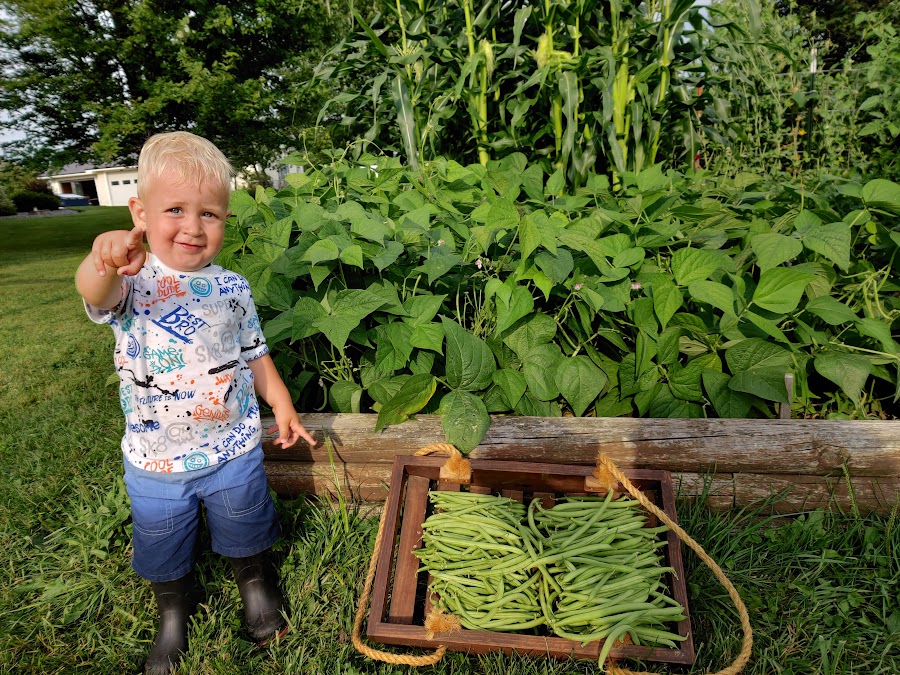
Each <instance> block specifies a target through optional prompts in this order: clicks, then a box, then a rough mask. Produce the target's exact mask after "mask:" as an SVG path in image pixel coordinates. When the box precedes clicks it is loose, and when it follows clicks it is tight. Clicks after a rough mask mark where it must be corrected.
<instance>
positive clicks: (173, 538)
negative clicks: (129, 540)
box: [125, 446, 281, 581]
mask: <svg viewBox="0 0 900 675" xmlns="http://www.w3.org/2000/svg"><path fill="white" fill-rule="evenodd" d="M262 460H263V451H262V446H257V447H256V448H255V449H254V450H251V451H250V452H248V453H246V454H243V455H241V456H239V457H235V458H234V459H232V460H229V461H227V462H225V463H224V464H218V465H216V466H210V467H207V468H205V469H200V470H199V471H185V472H181V473H169V474H163V473H154V472H152V471H144V470H143V469H139V468H137V467H136V466H133V465H132V464H130V463H129V462H128V461H127V460H125V487H126V488H127V489H128V496H129V498H130V499H131V520H132V523H133V528H132V530H133V540H134V556H133V557H132V560H131V566H132V567H133V568H134V571H135V572H137V573H138V574H139V575H140V576H142V577H143V578H144V579H147V580H148V581H172V580H174V579H180V578H181V577H183V576H184V575H185V574H187V573H188V572H190V571H191V569H192V568H193V566H194V560H195V557H196V548H197V534H198V527H199V524H200V503H201V502H202V503H203V504H204V505H205V506H206V522H207V524H208V525H209V531H210V536H211V539H212V550H213V551H215V552H216V553H220V554H222V555H225V556H228V557H229V558H245V557H247V556H251V555H256V554H257V553H261V552H262V551H265V550H266V549H268V548H270V547H271V546H272V544H274V543H275V541H276V540H277V539H278V535H279V534H280V532H281V530H280V527H279V524H278V518H277V516H276V515H275V505H274V504H273V503H272V497H271V496H270V495H269V484H268V482H267V480H266V472H265V470H264V469H263V463H262Z"/></svg>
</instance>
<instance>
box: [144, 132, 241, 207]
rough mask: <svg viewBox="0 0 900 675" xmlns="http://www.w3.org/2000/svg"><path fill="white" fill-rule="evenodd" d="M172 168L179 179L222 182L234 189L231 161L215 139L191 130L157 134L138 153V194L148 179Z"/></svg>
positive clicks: (223, 185)
mask: <svg viewBox="0 0 900 675" xmlns="http://www.w3.org/2000/svg"><path fill="white" fill-rule="evenodd" d="M166 171H170V172H172V173H173V174H175V176H176V177H177V179H178V181H179V182H184V183H187V182H192V181H197V182H198V183H202V182H211V183H219V184H221V186H222V187H223V188H224V189H225V191H226V192H227V193H229V194H230V193H231V176H232V174H233V170H232V168H231V163H230V162H229V161H228V159H227V158H226V157H225V155H223V154H222V151H221V150H219V149H218V148H217V147H216V146H215V145H214V144H213V143H212V142H210V141H208V140H206V139H205V138H202V137H200V136H197V135H195V134H192V133H189V132H187V131H172V132H169V133H164V134H156V135H154V136H151V137H150V138H149V139H147V142H146V143H144V147H143V148H141V154H140V157H138V180H137V184H138V197H142V196H143V193H144V188H145V186H146V185H148V181H150V180H153V179H154V178H159V177H160V176H161V175H162V174H163V173H165V172H166Z"/></svg>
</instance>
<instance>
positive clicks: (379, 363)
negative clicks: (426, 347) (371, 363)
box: [375, 321, 413, 372]
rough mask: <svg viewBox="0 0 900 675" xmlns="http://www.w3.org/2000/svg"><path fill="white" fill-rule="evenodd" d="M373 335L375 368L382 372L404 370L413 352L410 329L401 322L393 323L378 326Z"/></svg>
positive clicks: (411, 331) (411, 330)
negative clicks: (374, 340) (374, 337)
mask: <svg viewBox="0 0 900 675" xmlns="http://www.w3.org/2000/svg"><path fill="white" fill-rule="evenodd" d="M375 334H376V336H377V338H376V347H375V367H376V368H378V369H379V370H381V371H382V372H393V371H395V370H400V369H402V368H405V367H406V364H407V363H409V357H410V356H411V355H412V350H413V345H412V342H411V338H412V334H413V329H412V327H411V326H409V325H407V324H405V323H403V322H402V321H394V322H393V323H388V324H384V325H382V326H378V328H376V329H375Z"/></svg>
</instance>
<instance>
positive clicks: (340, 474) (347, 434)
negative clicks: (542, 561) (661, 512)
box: [264, 413, 900, 512]
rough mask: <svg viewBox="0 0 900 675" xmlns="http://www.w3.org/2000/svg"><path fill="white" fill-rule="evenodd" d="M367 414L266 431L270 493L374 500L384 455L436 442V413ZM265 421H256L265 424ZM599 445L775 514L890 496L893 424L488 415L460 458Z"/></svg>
mask: <svg viewBox="0 0 900 675" xmlns="http://www.w3.org/2000/svg"><path fill="white" fill-rule="evenodd" d="M375 419H376V416H375V415H366V414H324V413H322V414H308V415H304V416H303V421H304V424H305V425H306V427H307V428H308V429H309V430H310V431H311V432H312V433H313V435H314V436H315V437H316V439H317V440H318V441H319V444H318V446H317V447H316V448H314V449H310V448H308V447H306V446H305V445H304V444H302V442H301V443H298V445H297V446H295V447H294V448H290V449H288V450H282V449H281V448H279V447H277V446H275V445H273V444H272V443H271V442H270V441H271V438H272V437H267V439H266V441H264V449H265V452H266V470H267V472H268V475H269V481H270V484H271V485H272V487H273V488H274V489H275V490H276V491H277V492H278V493H279V494H282V495H295V494H300V493H315V494H327V493H333V492H334V491H335V490H337V489H341V490H342V491H343V492H344V494H345V495H352V496H354V497H356V498H358V499H360V500H363V501H372V502H377V501H383V500H384V499H385V497H386V496H387V493H388V485H389V483H390V477H391V467H392V465H393V461H394V458H395V457H396V456H398V455H412V454H414V453H415V451H416V450H418V449H419V448H421V447H423V446H425V445H428V444H430V443H436V442H443V441H444V434H443V431H442V430H441V418H440V416H438V415H419V416H417V417H416V419H414V420H410V421H407V422H404V423H403V424H398V425H392V426H389V427H387V428H386V429H384V430H383V431H380V432H378V433H375V432H374V431H373V430H374V428H375ZM272 424H274V420H273V419H272V418H269V419H267V420H264V427H265V428H268V427H269V426H271V425H272ZM326 436H327V437H328V439H329V440H330V443H331V456H330V457H329V452H328V449H327V448H326V447H325V444H324V442H323V441H324V439H325V437H326ZM601 447H602V449H603V450H604V451H605V452H606V453H607V454H608V455H609V456H610V457H611V458H612V459H613V460H614V461H615V462H616V463H617V464H618V465H619V466H620V467H623V468H634V469H659V470H665V471H670V472H672V474H673V481H674V484H675V490H676V492H677V493H679V494H681V495H682V496H688V497H696V496H700V495H703V496H704V497H705V498H706V500H707V502H708V504H709V505H710V506H711V507H716V508H728V507H731V506H746V505H750V504H753V503H757V502H759V501H760V500H762V499H765V498H768V497H770V496H771V495H780V496H779V497H778V498H777V499H776V500H775V501H774V502H773V507H774V508H775V510H777V511H779V512H796V511H804V510H812V509H815V508H841V509H845V510H850V509H851V508H854V507H855V508H858V509H859V510H860V511H862V512H868V511H880V512H889V511H890V509H891V508H892V507H893V506H894V505H895V504H896V503H897V501H898V500H900V478H898V477H900V422H879V421H844V420H841V421H831V420H743V419H741V420H737V419H700V420H697V419H693V420H687V419H646V418H622V417H615V418H598V417H552V418H551V417H514V416H510V417H502V416H498V417H494V418H492V420H491V427H490V429H489V430H488V433H487V436H486V437H485V438H484V440H483V442H482V443H481V445H479V447H477V448H476V449H475V450H473V451H472V452H471V453H470V454H469V457H470V458H471V459H491V460H494V459H496V460H511V461H527V462H544V463H550V464H575V465H585V466H593V465H594V464H595V462H596V459H597V452H598V450H599V449H601ZM335 476H337V482H336V481H335Z"/></svg>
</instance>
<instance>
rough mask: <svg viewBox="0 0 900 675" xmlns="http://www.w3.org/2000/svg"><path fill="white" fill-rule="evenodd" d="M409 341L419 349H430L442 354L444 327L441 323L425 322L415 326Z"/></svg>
mask: <svg viewBox="0 0 900 675" xmlns="http://www.w3.org/2000/svg"><path fill="white" fill-rule="evenodd" d="M409 343H410V344H411V345H412V346H413V347H418V348H419V349H430V350H431V351H434V352H437V353H438V354H442V353H443V350H442V345H443V344H444V327H443V326H442V325H441V324H439V323H423V324H419V325H417V326H415V327H413V330H412V335H411V336H410V338H409Z"/></svg>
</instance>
